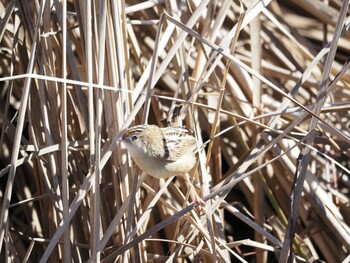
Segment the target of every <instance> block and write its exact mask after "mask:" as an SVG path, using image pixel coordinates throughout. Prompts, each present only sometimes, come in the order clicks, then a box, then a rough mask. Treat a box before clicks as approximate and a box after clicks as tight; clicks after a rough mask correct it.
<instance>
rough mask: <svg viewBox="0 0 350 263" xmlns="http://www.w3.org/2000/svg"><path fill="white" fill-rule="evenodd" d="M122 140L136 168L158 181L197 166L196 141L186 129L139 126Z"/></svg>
mask: <svg viewBox="0 0 350 263" xmlns="http://www.w3.org/2000/svg"><path fill="white" fill-rule="evenodd" d="M122 140H123V142H124V143H125V145H126V147H127V149H128V151H129V153H130V155H131V157H132V158H133V160H134V161H135V163H136V165H137V166H138V167H139V168H140V169H141V170H143V171H144V172H146V173H148V174H150V175H151V176H154V177H156V178H167V177H170V176H176V175H183V174H185V173H188V172H189V171H190V170H191V169H192V168H193V166H194V165H195V163H196V156H195V153H194V151H195V149H196V139H195V138H194V137H193V136H192V135H191V131H190V130H188V129H186V128H182V127H166V128H159V127H158V126H156V125H137V126H134V127H131V128H129V129H127V130H126V131H125V133H124V136H123V138H122Z"/></svg>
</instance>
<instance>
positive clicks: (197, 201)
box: [184, 173, 205, 207]
mask: <svg viewBox="0 0 350 263" xmlns="http://www.w3.org/2000/svg"><path fill="white" fill-rule="evenodd" d="M184 177H185V180H186V181H187V182H188V183H189V184H190V186H191V190H192V191H193V193H194V198H193V201H194V204H195V205H196V206H197V207H202V206H203V205H204V204H205V201H204V200H203V199H202V198H201V197H200V196H199V195H198V194H197V191H196V188H195V187H194V185H193V183H192V181H191V179H190V175H189V174H188V173H185V176H184Z"/></svg>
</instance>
